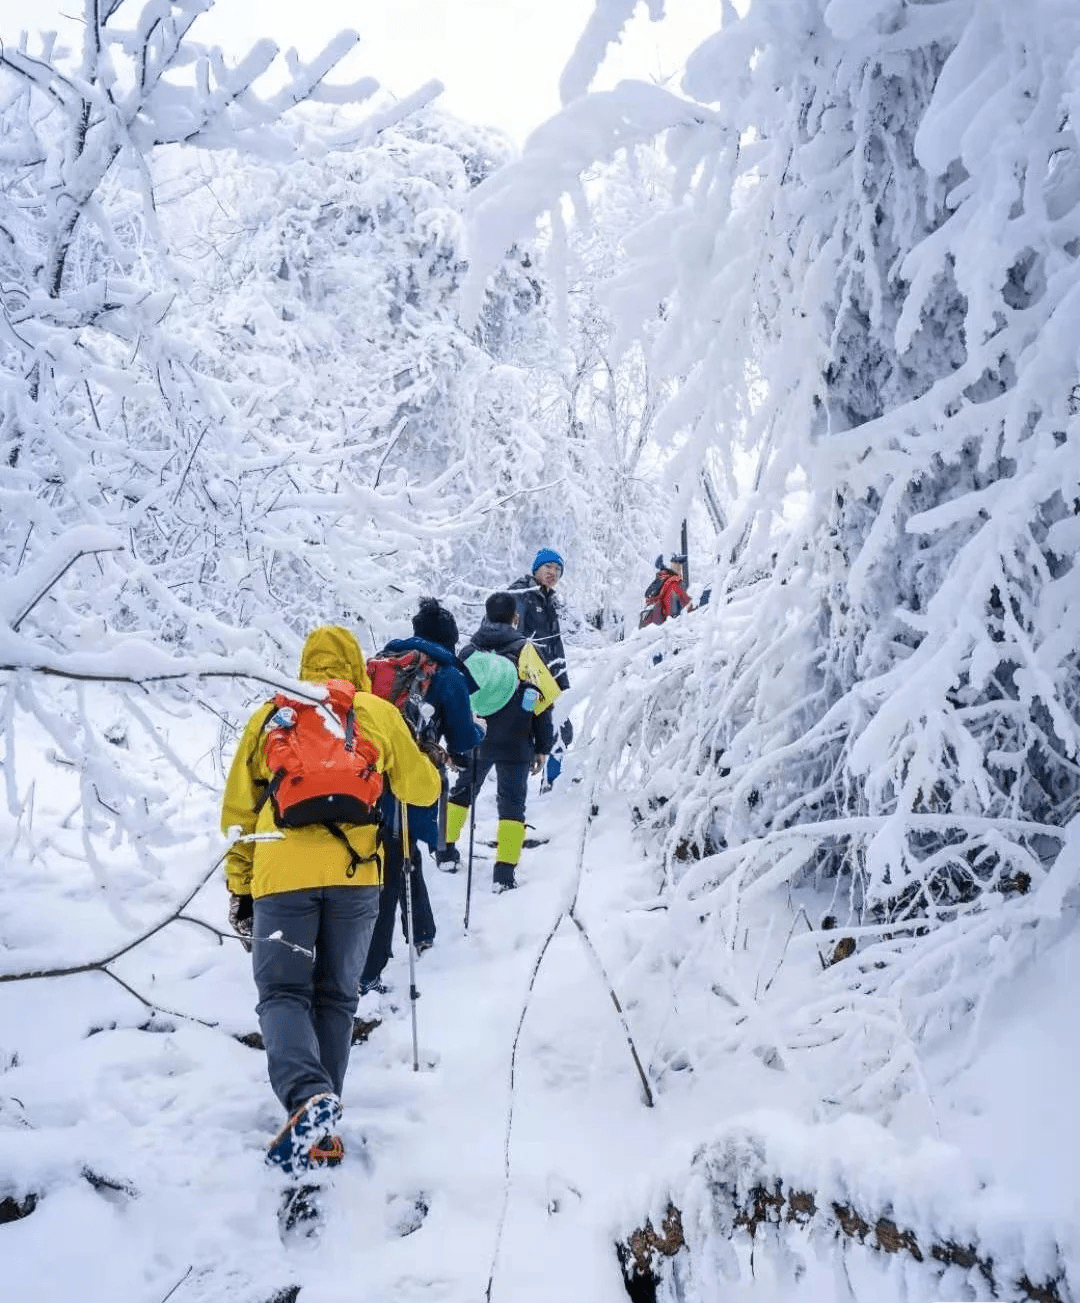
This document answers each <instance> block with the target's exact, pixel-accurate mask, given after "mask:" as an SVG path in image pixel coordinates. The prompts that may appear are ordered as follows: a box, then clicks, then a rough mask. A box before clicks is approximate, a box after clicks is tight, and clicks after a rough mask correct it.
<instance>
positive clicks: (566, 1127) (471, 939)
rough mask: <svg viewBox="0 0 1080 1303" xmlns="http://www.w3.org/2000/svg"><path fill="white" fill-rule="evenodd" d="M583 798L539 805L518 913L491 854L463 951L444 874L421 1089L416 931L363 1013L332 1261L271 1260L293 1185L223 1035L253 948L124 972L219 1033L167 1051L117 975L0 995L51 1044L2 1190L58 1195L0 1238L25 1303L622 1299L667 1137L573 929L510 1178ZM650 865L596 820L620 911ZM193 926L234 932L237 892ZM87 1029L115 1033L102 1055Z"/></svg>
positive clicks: (616, 824) (438, 889)
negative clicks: (498, 892) (625, 1219)
mask: <svg viewBox="0 0 1080 1303" xmlns="http://www.w3.org/2000/svg"><path fill="white" fill-rule="evenodd" d="M580 791H581V789H580V788H577V787H571V786H570V785H569V784H567V785H566V786H565V787H564V788H563V790H562V791H559V790H558V789H557V790H556V792H555V793H553V794H551V795H550V796H548V797H545V798H542V799H535V793H534V799H533V801H532V804H531V807H530V813H529V818H530V822H532V823H534V824H535V825H536V826H537V829H538V831H539V832H540V833H542V834H544V835H550V838H551V840H550V842H549V843H548V844H547V845H544V846H541V847H537V848H534V849H531V850H527V851H526V852H525V854H524V856H523V860H522V866H521V871H520V880H521V883H522V885H521V886H520V887H519V889H518V890H517V891H515V892H511V893H508V894H506V895H502V896H495V895H493V894H492V893H491V888H490V875H491V863H492V859H491V852H490V851H488V850H487V848H486V847H485V848H482V849H481V854H479V855H478V856H477V860H476V866H475V876H474V888H473V903H472V916H471V926H470V931H469V934H468V936H466V935H464V933H463V928H462V921H463V913H464V892H465V873H464V871H462V872H461V873H458V874H456V875H446V874H442V873H440V872H438V871H437V870H436V869H435V868H434V865H433V864H432V862H431V860H430V857H428V856H425V869H426V876H427V880H428V886H429V890H430V892H431V895H432V901H433V906H434V909H435V913H436V918H437V922H438V928H439V933H438V941H437V944H436V946H435V948H434V949H433V950H432V951H430V952H429V953H428V954H426V955H424V956H423V958H422V959H421V960H420V962H419V964H418V986H419V988H420V991H421V998H420V1000H419V1002H418V1006H417V1013H418V1022H419V1038H420V1057H421V1071H420V1072H418V1073H414V1072H413V1071H412V1044H411V1031H410V1020H409V1001H408V967H407V953H406V951H405V947H404V945H403V943H402V942H401V940H400V933H399V934H398V937H397V939H396V940H395V957H394V958H393V960H391V963H390V964H389V965H388V968H387V970H386V973H385V977H386V978H387V980H388V981H389V982H391V983H392V987H393V989H392V991H391V994H390V995H388V996H383V997H381V998H378V997H367V998H366V999H365V1000H363V1001H362V1002H361V1007H360V1014H361V1016H364V1017H367V1018H370V1017H372V1016H374V1015H376V1014H377V1016H378V1017H380V1018H381V1019H382V1023H381V1025H380V1026H379V1027H378V1028H376V1030H375V1031H374V1032H373V1034H372V1036H371V1038H370V1039H369V1040H368V1042H367V1043H365V1044H362V1045H359V1046H357V1047H355V1048H354V1051H353V1058H352V1063H351V1066H350V1071H349V1076H348V1079H347V1081H346V1087H345V1092H344V1103H345V1106H346V1111H345V1117H344V1119H343V1124H342V1135H343V1137H344V1139H345V1143H346V1148H347V1158H346V1161H345V1163H344V1164H343V1165H342V1167H341V1168H340V1169H339V1170H338V1173H337V1175H336V1180H335V1190H334V1193H333V1196H332V1198H331V1201H330V1211H329V1215H328V1219H327V1225H326V1230H325V1233H324V1235H323V1237H322V1239H321V1241H320V1242H319V1244H318V1246H317V1247H309V1246H302V1247H299V1248H295V1247H294V1248H289V1249H287V1250H286V1249H285V1248H283V1247H282V1245H281V1244H280V1242H279V1240H278V1237H277V1230H276V1221H275V1210H276V1202H277V1189H278V1186H277V1182H276V1179H275V1176H274V1174H273V1173H271V1172H269V1171H268V1170H267V1169H265V1167H264V1166H263V1163H262V1154H263V1146H264V1145H265V1143H266V1140H267V1139H268V1137H269V1135H270V1134H272V1132H273V1130H274V1129H275V1128H276V1126H277V1125H278V1121H279V1116H278V1108H277V1104H276V1102H275V1101H274V1100H273V1097H272V1096H271V1094H270V1090H269V1087H268V1085H267V1084H266V1081H265V1073H264V1063H263V1058H262V1055H261V1053H260V1052H259V1051H256V1050H252V1049H250V1048H248V1047H246V1046H243V1045H241V1044H239V1043H238V1042H237V1041H236V1040H235V1039H234V1038H233V1036H232V1035H229V1034H226V1033H234V1034H238V1033H242V1032H245V1031H250V1030H252V1029H253V1028H254V1027H255V1025H256V1020H255V1015H254V1009H253V1006H254V988H253V985H252V982H251V976H250V968H249V960H248V958H247V956H246V955H245V954H244V953H243V952H242V951H241V950H240V949H239V947H234V946H231V945H219V944H218V943H217V941H216V940H215V938H214V937H213V936H211V935H210V934H209V933H206V932H205V931H204V930H202V929H197V928H192V927H190V926H186V925H174V926H172V927H170V928H168V929H166V930H165V931H164V932H163V933H161V934H160V936H158V937H156V938H154V940H153V941H152V942H150V943H148V944H147V945H146V946H145V947H143V948H141V949H140V950H139V951H137V952H135V953H134V954H133V955H132V956H131V959H130V962H129V964H128V966H127V967H126V968H125V969H124V976H125V980H129V981H131V982H132V983H133V984H134V985H136V987H138V988H140V989H143V990H150V991H152V992H154V994H155V998H157V999H160V1001H161V1003H162V1005H163V1006H165V1007H169V1008H174V1009H177V1010H183V1011H185V1012H190V1013H193V1014H195V1015H196V1016H198V1017H201V1018H204V1019H206V1020H207V1021H220V1023H221V1026H220V1027H218V1028H206V1027H201V1026H199V1025H197V1024H192V1023H189V1022H183V1021H180V1020H175V1021H169V1020H167V1019H162V1020H159V1021H158V1022H157V1023H156V1024H155V1027H156V1028H158V1029H159V1030H158V1031H150V1030H139V1027H140V1025H141V1024H144V1023H145V1011H142V1010H140V1009H139V1008H138V1006H137V1005H136V1004H135V1001H133V1000H132V999H131V998H130V997H129V996H127V995H126V994H125V992H124V991H123V990H121V989H120V988H119V987H117V986H115V985H114V984H112V983H110V982H108V981H107V980H105V979H103V978H101V977H100V975H87V976H84V977H80V978H77V979H64V981H65V983H66V985H65V986H64V988H63V990H62V991H61V988H60V987H59V986H58V985H57V983H56V982H55V981H51V980H50V981H47V982H35V983H27V984H25V985H22V986H18V987H12V986H9V987H7V988H0V992H2V994H0V999H2V1001H3V1002H4V1003H3V1004H0V1026H4V1025H5V1024H4V1021H3V1018H4V1016H5V1015H7V1014H8V1013H9V1012H10V1013H14V1012H15V1009H16V1007H18V1008H19V1009H20V1010H21V1011H22V1014H23V1015H25V1014H26V1013H28V1012H31V1013H32V1018H33V1020H34V1021H35V1023H36V1032H35V1034H34V1036H33V1037H32V1038H31V1040H30V1041H26V1042H24V1045H23V1057H22V1058H21V1060H20V1062H19V1063H18V1064H17V1065H15V1066H14V1067H12V1068H11V1069H10V1070H9V1071H8V1072H7V1073H4V1074H3V1075H0V1122H2V1123H4V1124H6V1126H7V1128H9V1129H7V1130H5V1131H4V1133H3V1141H4V1148H3V1152H4V1154H5V1159H6V1161H5V1168H6V1169H7V1171H6V1173H5V1175H7V1176H8V1177H14V1178H15V1183H16V1185H17V1186H19V1187H20V1188H26V1189H38V1190H41V1194H42V1197H41V1199H40V1202H39V1205H38V1208H37V1209H36V1210H35V1212H34V1213H33V1214H32V1215H31V1216H29V1217H26V1218H25V1219H23V1220H21V1221H18V1222H16V1223H13V1224H11V1225H7V1226H4V1227H3V1228H2V1235H3V1247H4V1249H5V1251H6V1252H5V1257H6V1256H7V1252H10V1254H11V1257H10V1261H12V1262H15V1263H17V1264H18V1269H19V1279H18V1290H17V1292H16V1293H15V1294H13V1295H11V1296H10V1297H12V1299H13V1300H14V1301H15V1303H54V1300H56V1299H57V1298H60V1297H65V1296H67V1295H68V1294H69V1292H70V1289H71V1282H72V1281H73V1280H78V1282H79V1294H80V1298H81V1299H82V1300H84V1303H98V1301H99V1300H100V1303H105V1301H106V1300H108V1301H109V1303H128V1301H129V1300H130V1303H157V1300H160V1299H163V1298H164V1297H165V1296H166V1294H168V1291H169V1290H171V1289H174V1287H175V1292H174V1293H173V1294H172V1295H171V1301H172V1303H219V1301H220V1303H225V1300H229V1303H268V1301H269V1300H270V1299H273V1298H274V1296H275V1294H276V1293H277V1292H278V1291H279V1290H281V1289H283V1288H285V1287H287V1286H291V1285H300V1286H301V1293H300V1295H299V1298H300V1303H345V1300H349V1301H350V1303H355V1300H356V1299H357V1298H358V1297H360V1298H363V1299H364V1300H365V1301H366V1303H381V1301H382V1300H386V1301H387V1303H389V1301H390V1300H395V1301H397V1303H408V1300H411V1299H417V1300H420V1299H423V1300H425V1301H431V1300H446V1303H458V1301H459V1300H460V1301H461V1303H464V1301H465V1300H470V1301H471V1303H475V1300H478V1299H482V1298H483V1297H484V1296H485V1292H486V1291H487V1288H488V1282H489V1277H490V1276H491V1273H492V1269H493V1264H494V1278H493V1283H492V1288H491V1298H492V1299H493V1300H513V1301H514V1303H532V1300H537V1301H539V1300H541V1299H543V1300H550V1299H551V1298H552V1297H553V1296H567V1295H566V1291H567V1290H568V1289H569V1291H570V1296H573V1297H576V1298H581V1299H583V1300H584V1299H587V1300H591V1301H592V1303H609V1300H610V1303H619V1301H621V1300H622V1299H624V1298H625V1293H624V1292H623V1289H622V1284H621V1278H620V1275H619V1269H618V1265H617V1261H616V1257H615V1253H614V1247H613V1246H614V1239H615V1236H616V1234H617V1233H618V1231H619V1230H620V1229H622V1228H623V1223H621V1222H620V1219H619V1217H618V1216H617V1215H616V1214H615V1212H614V1210H613V1193H612V1192H620V1193H619V1195H618V1198H620V1199H621V1198H622V1197H623V1192H626V1191H628V1190H630V1189H631V1188H632V1186H633V1183H634V1180H635V1175H634V1174H635V1170H637V1168H638V1166H639V1164H638V1163H637V1161H636V1157H635V1156H640V1155H641V1154H642V1153H647V1152H649V1151H650V1149H651V1148H654V1147H655V1143H656V1139H657V1138H656V1136H655V1135H653V1134H652V1132H653V1130H654V1129H655V1126H656V1118H655V1114H654V1113H650V1111H649V1110H648V1109H646V1108H645V1107H644V1105H643V1104H642V1098H641V1090H640V1085H639V1083H638V1081H637V1078H636V1074H635V1072H634V1068H633V1064H632V1062H631V1059H630V1056H629V1054H628V1053H627V1051H626V1046H625V1040H624V1037H623V1033H622V1030H621V1028H620V1026H619V1024H618V1021H617V1019H616V1016H615V1014H614V1011H613V1009H612V1007H611V1004H610V1001H609V997H608V995H607V992H606V990H605V989H604V988H603V986H602V985H601V983H600V982H599V980H598V979H597V976H596V974H595V971H594V970H593V969H592V967H591V966H590V965H589V963H588V961H587V959H586V956H585V952H584V950H583V947H582V944H581V942H580V940H579V938H578V937H577V935H576V932H575V929H574V928H573V926H572V925H571V924H569V923H567V922H564V923H563V925H562V928H561V930H560V931H559V933H558V934H557V936H556V937H555V938H554V939H553V941H552V942H551V945H550V946H549V948H548V952H547V955H546V957H545V960H544V964H543V966H542V968H541V969H540V972H539V974H538V976H537V981H536V984H535V989H534V991H533V993H532V996H531V999H530V1006H529V1012H528V1015H527V1017H526V1019H525V1022H524V1025H523V1027H522V1032H521V1038H520V1043H519V1052H518V1060H517V1071H516V1079H515V1088H514V1092H513V1106H514V1107H513V1127H512V1131H511V1134H510V1138H509V1179H508V1180H507V1176H506V1154H507V1118H508V1108H509V1105H510V1097H511V1096H510V1055H511V1047H512V1044H513V1040H514V1036H515V1032H516V1030H517V1027H518V1024H519V1022H520V1020H521V1014H522V1008H523V1004H524V1002H525V1000H526V998H527V992H528V988H529V983H530V978H531V975H532V972H533V968H534V965H535V962H536V957H537V954H538V952H539V949H540V946H541V944H542V943H543V940H544V938H545V937H546V935H547V933H548V932H549V931H550V928H551V925H552V923H553V921H554V920H555V918H556V917H557V916H558V914H559V911H560V908H561V903H562V902H564V901H565V899H566V896H567V887H568V882H569V880H570V879H571V877H572V876H573V875H574V874H575V870H576V865H575V856H576V848H577V844H578V833H579V828H580V820H581V817H582V814H583V807H582V801H583V800H584V798H583V796H581V795H580ZM493 795H494V794H493V792H491V793H488V792H486V793H485V794H484V797H483V799H482V801H481V804H480V810H479V814H478V823H477V843H478V849H480V848H479V843H480V842H481V841H482V840H483V838H484V836H485V834H486V833H487V832H488V831H489V830H492V829H493V828H494V823H495V815H494V808H493V805H494V802H493ZM464 844H465V843H463V845H464ZM481 855H483V858H481ZM633 856H634V852H633V851H632V849H631V845H630V840H629V832H628V821H627V820H626V818H625V812H624V811H621V810H619V811H615V810H613V811H612V812H611V813H610V814H608V813H604V814H602V816H601V818H600V819H598V820H597V821H596V827H595V829H594V831H593V833H592V835H591V837H590V840H589V843H588V847H587V857H588V860H589V861H592V862H595V865H596V866H600V867H603V866H611V865H615V864H617V865H618V867H619V872H618V875H616V876H613V877H611V878H610V879H609V881H610V882H611V884H612V886H613V887H614V889H615V890H617V891H618V892H624V891H626V890H627V889H628V883H631V882H632V881H633V874H632V873H628V872H627V865H628V864H630V863H632V861H633ZM607 889H608V890H610V889H611V887H608V888H607ZM196 905H197V908H196V909H195V910H194V912H195V913H196V914H197V915H198V916H199V917H203V918H205V919H206V920H207V921H212V922H216V923H220V920H221V918H223V916H224V891H223V888H222V886H221V884H220V883H218V882H216V881H215V882H214V883H212V884H211V885H210V886H208V887H207V888H206V890H205V891H204V892H203V893H202V895H201V896H200V898H199V899H198V901H197V902H196ZM103 1014H104V1016H103ZM113 1020H115V1023H116V1024H117V1026H116V1027H115V1028H110V1027H109V1023H110V1022H112V1021H113ZM92 1026H104V1027H105V1030H103V1031H100V1032H98V1033H97V1034H95V1035H89V1036H88V1035H87V1032H88V1031H89V1030H90V1028H91V1027H92ZM84 1172H87V1173H92V1174H93V1177H94V1181H93V1182H92V1181H91V1180H90V1179H88V1178H87V1177H86V1176H84V1175H82V1174H83V1173H84ZM43 1177H44V1180H45V1182H46V1188H45V1189H44V1190H42V1189H41V1185H42V1180H43ZM103 1178H104V1180H105V1181H107V1182H108V1185H104V1184H102V1183H101V1182H102V1179H103ZM641 1197H642V1198H643V1197H644V1194H642V1196H641ZM629 1206H630V1207H632V1206H634V1205H633V1203H631V1204H630V1205H629ZM637 1206H638V1207H640V1203H638V1204H637ZM421 1209H426V1210H427V1211H426V1215H425V1214H423V1213H422V1212H421V1211H418V1210H421ZM630 1215H631V1214H630V1212H629V1210H628V1211H627V1216H630ZM418 1223H419V1224H418ZM500 1224H502V1235H501V1240H499V1241H498V1257H497V1261H496V1260H495V1254H496V1245H497V1237H498V1231H499V1227H500ZM414 1226H415V1227H416V1229H411V1228H412V1227H414ZM410 1230H411V1233H409V1232H410Z"/></svg>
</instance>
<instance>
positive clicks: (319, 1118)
mask: <svg viewBox="0 0 1080 1303" xmlns="http://www.w3.org/2000/svg"><path fill="white" fill-rule="evenodd" d="M340 1117H341V1101H340V1100H339V1099H338V1097H337V1096H336V1095H335V1094H333V1092H332V1091H325V1092H324V1093H323V1094H321V1095H313V1096H312V1097H311V1099H309V1100H308V1101H307V1103H306V1104H302V1105H301V1106H300V1108H298V1109H297V1110H296V1112H295V1113H294V1114H293V1115H292V1117H291V1118H289V1120H288V1122H286V1123H285V1125H284V1126H283V1127H282V1128H281V1130H280V1131H279V1132H278V1133H277V1135H276V1136H275V1137H274V1138H273V1140H271V1142H270V1144H269V1146H268V1147H267V1150H266V1161H267V1163H269V1164H270V1166H271V1167H276V1168H278V1169H279V1170H280V1171H282V1172H283V1173H284V1174H285V1175H286V1176H298V1175H299V1174H300V1173H302V1172H308V1171H310V1170H311V1169H312V1168H315V1167H335V1166H337V1164H338V1163H340V1162H341V1160H342V1159H343V1158H344V1157H345V1146H344V1145H343V1144H342V1143H341V1137H340V1136H336V1135H334V1134H333V1129H334V1127H335V1126H336V1125H337V1122H338V1120H339V1118H340Z"/></svg>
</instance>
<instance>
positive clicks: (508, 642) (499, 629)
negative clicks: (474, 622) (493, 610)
mask: <svg viewBox="0 0 1080 1303" xmlns="http://www.w3.org/2000/svg"><path fill="white" fill-rule="evenodd" d="M524 641H525V639H524V638H523V637H522V636H521V634H520V633H519V632H518V631H517V629H515V628H514V626H513V625H512V624H495V623H493V622H492V621H491V620H489V619H488V618H487V616H485V617H484V619H483V620H482V621H481V624H480V628H479V629H477V631H476V632H475V633H474V634H473V636H472V645H473V646H474V647H475V648H476V650H477V651H503V650H504V649H506V648H509V647H512V646H513V645H514V644H515V643H521V642H524Z"/></svg>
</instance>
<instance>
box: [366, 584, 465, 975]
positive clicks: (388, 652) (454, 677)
mask: <svg viewBox="0 0 1080 1303" xmlns="http://www.w3.org/2000/svg"><path fill="white" fill-rule="evenodd" d="M412 625H413V637H411V638H395V639H394V640H393V641H391V642H388V643H387V644H386V646H385V647H384V648H383V650H382V651H381V652H380V653H379V655H380V656H400V655H401V654H402V653H404V652H408V651H419V652H423V654H424V655H425V656H430V657H431V659H432V660H433V661H436V662H437V663H438V666H439V668H438V669H437V670H436V671H435V676H434V678H433V679H432V680H431V686H430V687H429V688H428V690H427V693H426V694H425V696H424V702H425V703H426V705H428V706H430V707H431V709H432V713H431V717H430V719H429V720H428V722H427V723H426V724H425V726H424V729H423V732H422V733H421V740H420V749H421V750H422V751H424V752H425V754H426V755H427V756H428V758H429V759H430V760H432V761H433V762H434V763H435V765H436V766H437V767H438V768H439V769H440V771H441V772H442V771H443V770H444V765H445V763H446V762H447V761H449V763H451V764H452V765H454V766H455V767H457V768H467V767H471V759H470V758H469V753H470V752H471V751H472V750H473V748H474V747H475V746H476V745H477V744H478V743H479V742H480V740H481V739H482V738H483V736H484V730H483V727H482V725H479V724H477V723H476V721H475V720H474V718H473V713H472V707H471V706H470V705H469V694H470V692H473V691H475V690H476V684H475V683H474V682H473V681H472V677H471V675H470V674H469V671H468V670H467V669H466V668H465V666H464V665H463V664H462V662H461V661H460V660H458V658H457V656H456V655H455V653H454V649H455V648H456V647H457V641H458V628H457V622H456V620H455V619H454V617H453V615H452V614H451V612H449V611H448V610H446V608H445V607H443V606H440V604H439V603H438V601H436V599H435V598H433V597H425V598H422V599H421V601H420V609H419V610H418V611H417V613H416V615H414V616H413V622H412ZM440 738H441V739H442V740H443V741H444V742H445V744H446V745H445V748H443V747H441V746H438V745H433V744H437V743H438V741H439V739H440ZM447 753H448V754H447ZM443 784H444V788H443V790H444V791H445V784H446V777H445V772H443ZM440 804H441V802H436V803H435V805H431V806H414V805H410V806H409V811H408V814H409V842H410V850H411V865H412V874H411V877H412V924H413V944H414V945H415V947H416V950H417V953H418V954H423V952H424V951H425V950H430V949H431V947H432V946H433V945H434V944H435V916H434V914H433V913H432V910H431V901H430V899H429V897H428V889H427V883H426V882H425V881H424V870H423V857H422V855H421V853H420V845H419V844H420V842H425V843H426V844H427V846H428V849H429V850H435V849H436V847H437V846H438V844H439V805H440ZM383 817H384V824H383V827H384V830H385V831H384V836H385V854H386V865H385V869H384V873H383V885H382V894H381V895H380V897H379V913H378V916H377V918H376V920H375V928H374V930H373V932H372V934H371V944H370V945H369V947H368V952H367V961H366V963H365V964H364V971H363V973H362V974H361V975H360V994H361V995H367V994H368V993H369V992H371V991H380V992H382V991H385V990H386V988H385V987H384V986H383V984H382V981H381V975H382V971H383V969H384V968H385V967H386V964H387V961H388V960H389V958H390V956H391V953H392V951H391V939H392V937H393V933H394V915H395V914H396V913H397V909H398V905H399V904H400V906H401V930H402V933H403V935H404V937H405V940H406V942H408V940H409V936H408V931H407V928H406V918H405V913H406V904H405V891H406V886H405V874H404V872H403V869H404V867H405V860H404V856H403V854H402V842H401V811H400V809H399V808H398V805H397V802H396V801H392V800H391V801H389V802H388V803H387V805H386V807H385V808H384V812H383Z"/></svg>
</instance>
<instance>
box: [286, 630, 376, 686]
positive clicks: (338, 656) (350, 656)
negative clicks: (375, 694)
mask: <svg viewBox="0 0 1080 1303" xmlns="http://www.w3.org/2000/svg"><path fill="white" fill-rule="evenodd" d="M299 677H300V678H301V679H304V680H305V681H306V682H308V683H325V682H326V681H327V680H328V679H348V681H349V682H350V683H351V684H353V686H354V687H355V688H356V689H357V690H358V691H360V692H370V691H371V680H370V679H369V678H368V673H367V669H366V668H365V666H364V653H363V652H362V651H361V650H360V644H359V643H358V642H357V641H356V639H355V638H354V637H353V635H352V634H351V633H350V632H349V631H348V629H343V628H342V627H341V625H340V624H324V625H322V626H321V627H320V628H318V629H312V631H311V632H310V633H309V634H308V636H307V639H306V640H305V642H304V650H303V651H302V652H301V653H300V674H299Z"/></svg>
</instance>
